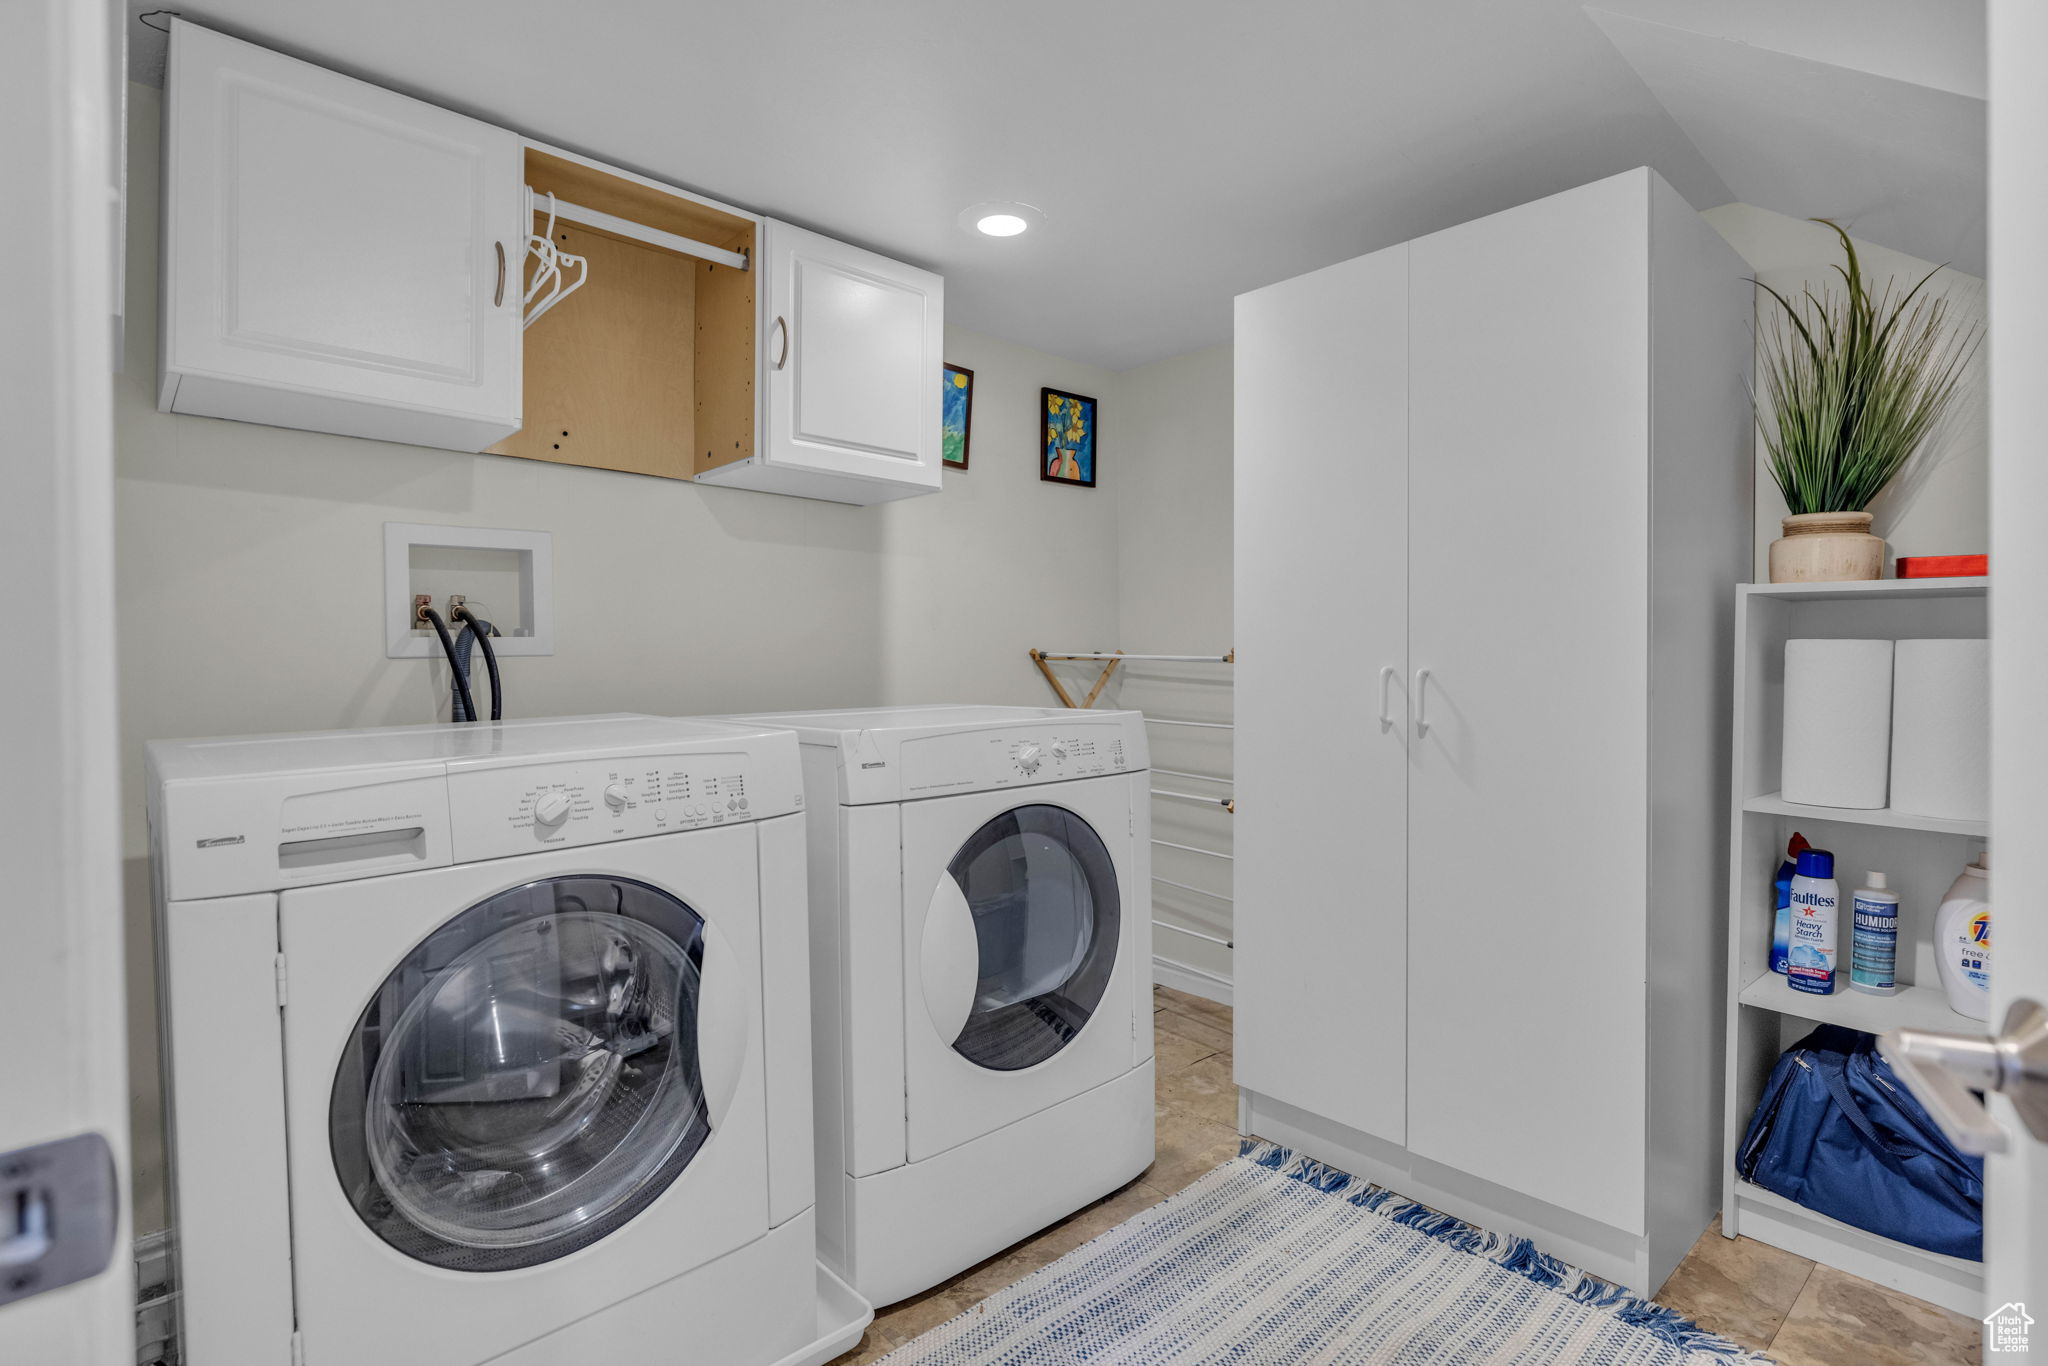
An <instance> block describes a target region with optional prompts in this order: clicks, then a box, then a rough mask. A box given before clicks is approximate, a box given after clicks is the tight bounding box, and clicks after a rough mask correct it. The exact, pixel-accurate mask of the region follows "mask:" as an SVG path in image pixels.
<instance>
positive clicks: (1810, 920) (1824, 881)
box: [1785, 849, 1842, 996]
mask: <svg viewBox="0 0 2048 1366" xmlns="http://www.w3.org/2000/svg"><path fill="white" fill-rule="evenodd" d="M1841 905H1842V889H1841V888H1840V887H1839V886H1838V885H1836V882H1835V856H1834V855H1833V854H1831V853H1829V852H1828V851H1827V850H1825V849H1808V850H1806V851H1805V852H1804V853H1802V854H1800V856H1799V871H1797V872H1796V873H1794V874H1793V875H1792V948H1791V952H1790V960H1791V965H1790V967H1789V969H1788V970H1787V973H1786V979H1785V980H1786V982H1787V983H1788V984H1789V985H1790V986H1791V988H1792V989H1793V990H1794V991H1804V992H1808V993H1810V994H1812V995H1815V996H1832V995H1834V994H1835V933H1836V912H1837V911H1838V910H1839V909H1840V908H1841Z"/></svg>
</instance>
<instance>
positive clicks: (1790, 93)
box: [1591, 10, 1987, 276]
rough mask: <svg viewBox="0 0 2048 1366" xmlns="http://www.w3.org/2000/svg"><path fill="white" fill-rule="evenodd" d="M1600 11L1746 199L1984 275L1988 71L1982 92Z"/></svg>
mask: <svg viewBox="0 0 2048 1366" xmlns="http://www.w3.org/2000/svg"><path fill="white" fill-rule="evenodd" d="M1591 13H1592V14H1593V17H1594V20H1595V21H1596V22H1597V23H1598V24H1599V25H1600V26H1601V28H1602V29H1603V30H1604V31H1605V32H1606V34H1607V36H1608V37H1609V38H1611V39H1613V40H1614V45H1615V47H1616V48H1618V49H1619V50H1620V51H1621V53H1622V55H1623V56H1625V57H1626V58H1627V59H1628V60H1629V63H1630V64H1631V65H1632V66H1634V67H1635V69H1636V71H1637V72H1638V73H1639V74H1640V75H1641V76H1642V78H1643V81H1644V83H1645V84H1646V85H1647V86H1648V87H1649V88H1650V91H1651V93H1653V94H1654V95H1656V97H1657V99H1658V101H1659V102H1660V103H1661V104H1663V106H1664V108H1665V109H1666V110H1667V111H1668V112H1669V113H1670V115H1671V117H1672V118H1673V119H1675V120H1676V121H1677V123H1678V126H1679V127H1680V128H1681V129H1683V130H1684V132H1685V134H1686V136H1687V137H1688V138H1690V139H1691V141H1692V143H1693V145H1694V146H1695V147H1697V148H1699V150H1700V154H1701V155H1702V156H1704V157H1705V158H1706V159H1707V164H1708V165H1709V166H1711V167H1712V168H1713V169H1714V171H1715V173H1716V174H1717V175H1719V176H1720V177H1721V179H1722V181H1723V182H1724V183H1726V184H1727V186H1728V188H1729V189H1730V190H1731V191H1733V192H1734V194H1735V197H1736V198H1737V199H1740V200H1741V201H1743V202H1744V203H1746V204H1755V205H1760V206H1762V207H1764V208H1768V209H1773V210H1775V211H1777V212H1779V213H1783V214H1790V215H1793V216H1795V217H1799V218H1832V219H1835V220H1837V221H1838V222H1840V223H1841V224H1842V226H1843V227H1845V228H1847V229H1849V230H1850V231H1851V232H1853V233H1854V234H1855V235H1856V236H1857V237H1858V238H1860V239H1862V240H1864V241H1868V242H1877V243H1882V244H1883V245H1885V246H1887V247H1890V248H1892V249H1893V250H1895V251H1902V252H1905V253H1906V254H1908V255H1909V256H1917V257H1919V258H1920V259H1922V260H1926V261H1939V262H1943V263H1946V264H1949V265H1953V266H1955V267H1956V268H1957V269H1958V270H1961V271H1964V272H1967V273H1968V274H1971V275H1978V276H1981V275H1983V274H1984V246H1985V240H1984V229H1985V207H1986V205H1985V190H1986V170H1987V167H1986V161H1985V114H1986V108H1987V107H1986V104H1985V101H1984V98H1983V94H1982V90H1983V81H1982V70H1981V62H1980V67H1979V70H1978V71H1977V72H1976V73H1975V77H1976V79H1975V80H1972V79H1971V75H1972V73H1970V72H1969V71H1967V70H1964V71H1957V70H1953V69H1944V67H1946V66H1947V65H1948V64H1947V63H1946V62H1941V63H1939V64H1938V63H1935V62H1929V63H1911V64H1909V63H1906V62H1903V61H1898V60H1893V58H1895V57H1903V56H1905V55H1907V54H1904V53H1888V52H1883V51H1872V50H1869V49H1868V48H1865V49H1862V50H1855V49H1853V48H1851V49H1849V50H1848V51H1846V52H1845V53H1844V54H1842V55H1839V56H1837V57H1836V58H1835V59H1834V60H1831V61H1817V60H1814V59H1812V58H1810V57H1806V56H1802V55H1797V54H1798V53H1799V52H1800V51H1801V50H1802V49H1803V48H1804V47H1805V45H1804V44H1801V43H1799V42H1797V41H1796V40H1795V39H1794V37H1793V35H1777V36H1778V37H1779V38H1781V39H1783V43H1782V46H1783V48H1785V49H1789V50H1777V49H1774V48H1772V47H1768V46H1762V45H1759V44H1757V43H1753V42H1746V41H1741V40H1740V39H1738V38H1734V37H1724V36H1718V35H1715V34H1712V33H1700V32H1693V31H1690V30H1688V29H1686V28H1680V27H1676V26H1672V25H1667V24H1660V23H1650V22H1646V21H1644V20H1641V19H1636V18H1631V17H1627V16H1623V15H1618V14H1608V13H1602V12H1600V11H1598V10H1595V11H1591ZM1980 13H1981V11H1980ZM1844 46H1845V47H1847V46H1848V45H1844ZM1974 50H1975V51H1976V52H1977V53H1978V54H1979V55H1980V57H1981V54H1982V52H1983V49H1982V46H1981V44H1980V45H1978V46H1977V47H1976V48H1975V49H1974ZM1933 55H1934V56H1936V57H1937V58H1943V57H1945V56H1947V55H1948V54H1944V53H1942V52H1941V51H1940V50H1938V49H1936V50H1935V51H1934V53H1933ZM1857 62H1860V63H1865V64H1867V65H1868V66H1871V67H1875V68H1876V69H1875V70H1869V69H1862V68H1861V67H1859V66H1857V65H1852V64H1851V63H1857ZM1894 73H1896V74H1894ZM1931 81H1938V82H1940V84H1930V83H1926V82H1931ZM1972 92H1974V93H1972Z"/></svg>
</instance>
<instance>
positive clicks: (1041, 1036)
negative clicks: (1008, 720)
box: [940, 806, 1121, 1072]
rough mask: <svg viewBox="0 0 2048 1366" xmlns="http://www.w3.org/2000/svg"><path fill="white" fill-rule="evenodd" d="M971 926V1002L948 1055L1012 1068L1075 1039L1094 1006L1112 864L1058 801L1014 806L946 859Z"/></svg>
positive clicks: (1110, 949)
mask: <svg viewBox="0 0 2048 1366" xmlns="http://www.w3.org/2000/svg"><path fill="white" fill-rule="evenodd" d="M946 876H947V878H948V879H949V880H950V881H951V882H952V884H953V885H952V886H951V887H942V888H941V889H940V895H942V896H944V897H945V898H947V899H948V900H950V899H951V897H952V894H953V893H954V892H956V891H957V892H958V893H959V895H960V899H961V900H963V901H965V902H966V903H967V914H968V916H969V917H970V920H971V923H972V924H973V927H974V939H975V961H976V970H975V980H974V1002H973V1004H972V1005H971V1006H970V1007H969V1009H968V1012H967V1019H966V1020H965V1022H963V1023H962V1024H961V1026H960V1032H959V1033H958V1034H957V1035H955V1036H954V1039H953V1051H954V1052H956V1053H958V1054H959V1055H960V1056H961V1057H963V1058H965V1059H967V1060H968V1061H969V1062H971V1063H974V1064H976V1065H977V1066H980V1067H989V1068H994V1069H995V1070H997V1071H1001V1072H1013V1071H1016V1070H1017V1069H1019V1068H1023V1067H1031V1066H1034V1065H1036V1064H1038V1063H1041V1062H1044V1061H1045V1060H1046V1059H1047V1058H1049V1057H1051V1056H1052V1055H1053V1054H1055V1053H1057V1052H1059V1051H1060V1050H1061V1049H1062V1048H1065V1047H1066V1046H1067V1045H1068V1044H1070V1043H1072V1042H1073V1041H1074V1038H1075V1036H1076V1035H1078V1034H1079V1033H1080V1032H1081V1030H1082V1029H1084V1028H1085V1027H1086V1026H1087V1024H1088V1019H1089V1017H1090V1016H1091V1015H1093V1014H1094V1013H1095V1009H1096V1007H1097V1006H1099V1005H1101V1004H1102V993H1103V992H1104V991H1105V990H1106V989H1107V988H1108V986H1109V974H1110V969H1111V968H1112V967H1114V966H1115V964H1116V956H1117V927H1118V925H1119V923H1120V919H1121V907H1120V905H1119V904H1118V898H1117V889H1116V869H1115V868H1114V867H1113V866H1112V865H1111V863H1110V859H1109V849H1108V848H1107V846H1105V845H1104V844H1103V842H1102V837H1101V836H1100V835H1098V834H1096V833H1095V828H1094V827H1093V826H1091V825H1089V824H1088V822H1086V821H1084V820H1082V819H1081V818H1080V817H1079V816H1077V815H1075V814H1074V813H1073V812H1071V811H1069V810H1067V809H1066V808H1065V807H1059V806H1020V807H1016V808H1014V809H1012V810H1009V811H1005V812H1003V814H1002V815H1000V816H997V817H996V818H995V819H994V820H991V821H988V822H986V823H985V824H983V825H982V827H981V828H980V829H979V830H976V831H975V832H974V834H973V835H972V836H971V837H970V838H969V839H968V841H967V843H966V844H964V845H962V846H961V847H960V852H959V853H957V854H955V855H954V856H953V861H952V862H951V863H950V864H948V865H947V866H946Z"/></svg>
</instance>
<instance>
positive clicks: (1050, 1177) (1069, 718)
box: [734, 706, 1153, 1305]
mask: <svg viewBox="0 0 2048 1366" xmlns="http://www.w3.org/2000/svg"><path fill="white" fill-rule="evenodd" d="M734 719H737V720H742V721H744V722H745V723H747V724H760V725H772V726H788V727H790V728H792V729H794V730H795V731H796V733H797V737H798V739H799V740H801V741H802V744H803V770H804V792H805V796H806V798H807V801H808V803H809V806H810V824H809V843H810V869H811V888H810V892H811V956H812V957H811V962H812V979H813V983H814V989H813V998H812V1005H813V1011H814V1015H813V1027H814V1031H815V1034H814V1037H815V1044H814V1047H813V1054H814V1058H815V1065H816V1076H817V1108H818V1147H817V1157H818V1235H819V1246H820V1255H822V1256H823V1257H824V1258H825V1259H826V1260H827V1261H828V1262H829V1263H830V1264H831V1265H832V1266H833V1267H834V1268H835V1269H837V1270H838V1271H839V1272H840V1273H841V1274H842V1275H843V1276H845V1277H846V1279H847V1280H849V1281H851V1282H852V1284H853V1286H854V1287H855V1289H857V1290H859V1291H860V1293H861V1294H862V1295H863V1296H865V1297H867V1298H868V1299H870V1300H872V1301H873V1302H874V1303H875V1304H878V1305H880V1304H889V1303H893V1302H894V1301H897V1300H900V1299H903V1298H905V1297H906V1296H909V1295H914V1294H916V1293H917V1292H919V1291H921V1290H924V1289H927V1288H929V1287H930V1286H932V1285H935V1284H937V1283H938V1282H940V1281H942V1280H944V1279H945V1278H946V1277H948V1276H951V1275H953V1274H955V1273H957V1272H959V1271H962V1270H965V1269H966V1268H967V1267H970V1266H972V1265H974V1264H975V1263H976V1262H978V1261H981V1260H982V1259H984V1258H986V1257H988V1256H989V1255H991V1254H992V1253H995V1252H998V1251H1000V1250H1001V1249H1003V1248H1005V1247H1007V1246H1009V1245H1010V1244H1012V1243H1014V1242H1016V1241H1018V1240H1019V1239H1021V1238H1023V1237H1025V1236H1027V1235H1029V1234H1031V1233H1033V1232H1035V1231H1037V1230H1038V1229H1041V1228H1044V1227H1045V1226H1046V1225H1048V1224H1050V1223H1052V1222H1054V1221H1055V1220H1058V1219H1060V1218H1062V1217H1064V1216H1065V1215H1067V1214H1070V1213H1072V1212H1073V1211H1074V1210H1077V1209H1079V1208H1081V1207H1082V1206H1083V1205H1086V1204H1087V1203H1088V1202H1089V1201H1091V1200H1094V1199H1097V1198H1098V1197H1100V1196H1102V1195H1105V1194H1107V1193H1108V1192H1110V1191H1112V1190H1115V1189H1116V1188H1117V1187H1118V1186H1120V1185H1122V1184H1124V1183H1125V1182H1127V1181H1129V1180H1131V1178H1133V1177H1135V1176H1137V1175H1138V1174H1139V1173H1140V1172H1142V1171H1143V1170H1144V1169H1145V1168H1146V1167H1147V1166H1149V1165H1150V1164H1151V1161H1152V1156H1153V1090H1152V999H1151V996H1152V916H1151V904H1152V898H1151V875H1152V867H1151V800H1150V795H1149V781H1148V778H1147V775H1146V773H1145V769H1146V766H1147V758H1146V747H1145V733H1144V727H1143V724H1142V718H1141V717H1140V716H1139V715H1138V714H1137V713H1136V712H1084V711H1069V710H1052V709H1046V708H1039V707H971V706H958V707H897V708H884V709H881V710H875V711H827V712H803V713H793V714H784V715H775V716H754V717H745V718H734Z"/></svg>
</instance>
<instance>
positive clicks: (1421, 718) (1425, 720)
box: [1415, 669, 1429, 736]
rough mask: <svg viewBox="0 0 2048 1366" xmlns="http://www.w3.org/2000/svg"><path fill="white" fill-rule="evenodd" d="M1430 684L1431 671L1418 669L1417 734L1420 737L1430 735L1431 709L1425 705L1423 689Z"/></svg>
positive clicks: (1416, 678) (1416, 688)
mask: <svg viewBox="0 0 2048 1366" xmlns="http://www.w3.org/2000/svg"><path fill="white" fill-rule="evenodd" d="M1428 682H1429V670H1427V669H1417V670H1416V671H1415V733H1416V735H1418V736H1423V735H1427V734H1429V714H1428V713H1429V708H1428V707H1427V705H1425V702H1424V698H1425V694H1424V693H1423V688H1424V686H1426V685H1427V684H1428Z"/></svg>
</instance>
